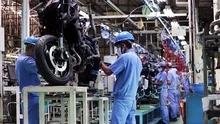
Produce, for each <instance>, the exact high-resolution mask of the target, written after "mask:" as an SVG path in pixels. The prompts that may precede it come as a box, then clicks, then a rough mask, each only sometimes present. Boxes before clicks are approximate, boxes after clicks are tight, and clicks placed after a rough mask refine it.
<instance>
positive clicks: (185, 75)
mask: <svg viewBox="0 0 220 124" xmlns="http://www.w3.org/2000/svg"><path fill="white" fill-rule="evenodd" d="M182 85H183V91H182V96H181V98H182V99H183V98H185V97H186V94H187V93H189V91H190V80H189V73H188V72H187V70H185V71H184V72H183V73H182Z"/></svg>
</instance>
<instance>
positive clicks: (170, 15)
mask: <svg viewBox="0 0 220 124" xmlns="http://www.w3.org/2000/svg"><path fill="white" fill-rule="evenodd" d="M163 12H164V14H166V15H167V17H174V13H173V11H172V10H171V9H170V8H165V9H164V10H163Z"/></svg>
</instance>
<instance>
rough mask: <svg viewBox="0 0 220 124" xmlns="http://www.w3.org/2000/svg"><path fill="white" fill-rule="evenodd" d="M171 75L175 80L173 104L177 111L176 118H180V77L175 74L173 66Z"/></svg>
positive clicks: (175, 70)
mask: <svg viewBox="0 0 220 124" xmlns="http://www.w3.org/2000/svg"><path fill="white" fill-rule="evenodd" d="M173 74H174V77H175V79H176V81H177V82H176V87H175V93H176V96H177V97H176V99H175V102H176V107H177V108H176V111H177V117H179V116H180V88H179V87H180V82H181V81H180V76H179V75H178V73H177V69H176V66H173Z"/></svg>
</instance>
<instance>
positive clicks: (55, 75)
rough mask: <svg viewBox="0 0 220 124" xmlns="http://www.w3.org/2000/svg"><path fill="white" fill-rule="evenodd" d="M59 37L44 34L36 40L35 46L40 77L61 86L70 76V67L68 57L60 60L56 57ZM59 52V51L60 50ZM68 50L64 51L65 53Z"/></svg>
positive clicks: (51, 83)
mask: <svg viewBox="0 0 220 124" xmlns="http://www.w3.org/2000/svg"><path fill="white" fill-rule="evenodd" d="M58 41H59V39H58V38H57V37H55V36H52V35H44V36H42V37H41V38H40V40H39V41H38V43H37V45H36V47H35V56H36V65H37V67H38V71H39V72H40V74H41V75H42V77H43V78H44V79H45V80H46V81H47V82H48V83H49V84H50V85H53V86H62V85H65V84H67V83H68V81H69V80H70V79H71V77H72V75H73V74H72V73H73V71H72V68H71V61H70V59H66V60H65V61H63V60H62V61H61V60H59V59H57V58H59V56H60V55H61V54H59V50H57V48H59V47H58ZM60 53H61V52H60ZM67 54H68V52H67V51H66V52H65V55H66V56H68V55H67Z"/></svg>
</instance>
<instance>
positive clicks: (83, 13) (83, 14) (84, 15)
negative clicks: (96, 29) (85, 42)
mask: <svg viewBox="0 0 220 124" xmlns="http://www.w3.org/2000/svg"><path fill="white" fill-rule="evenodd" d="M79 14H80V15H81V16H83V17H84V18H87V19H88V18H89V15H88V14H86V13H85V12H83V11H81V10H80V11H79Z"/></svg>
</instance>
